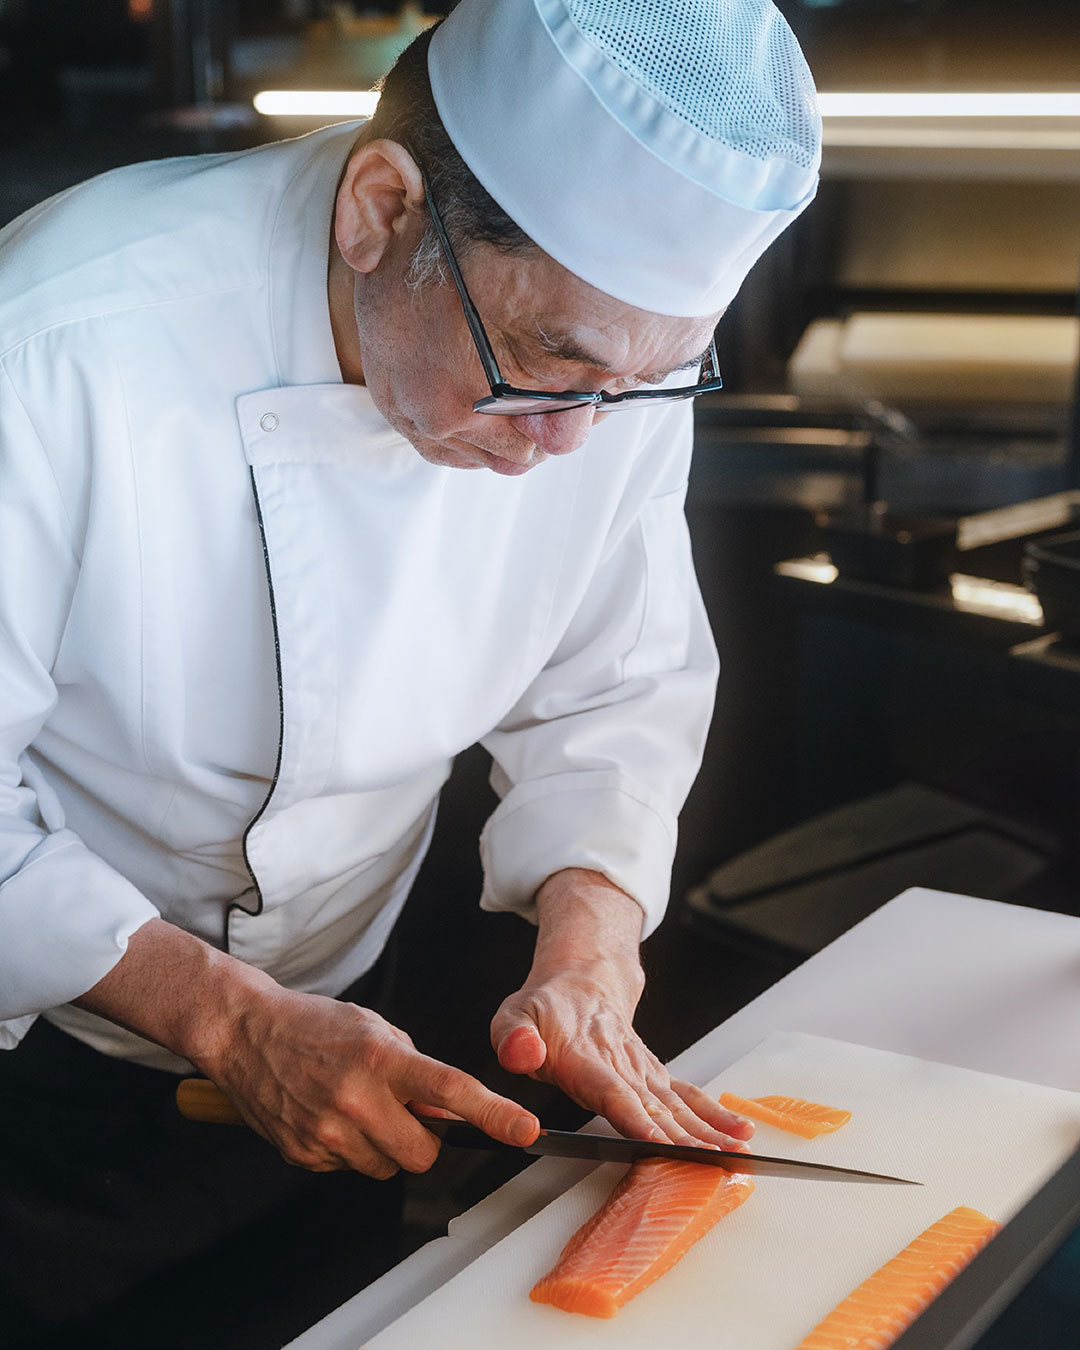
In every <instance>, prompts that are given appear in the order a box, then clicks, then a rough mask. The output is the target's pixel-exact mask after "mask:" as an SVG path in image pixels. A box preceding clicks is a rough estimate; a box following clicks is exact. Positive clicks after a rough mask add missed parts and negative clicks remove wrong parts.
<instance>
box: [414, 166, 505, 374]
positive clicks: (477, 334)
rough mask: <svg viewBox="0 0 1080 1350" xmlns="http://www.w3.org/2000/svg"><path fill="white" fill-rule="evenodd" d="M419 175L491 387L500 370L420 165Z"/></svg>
mask: <svg viewBox="0 0 1080 1350" xmlns="http://www.w3.org/2000/svg"><path fill="white" fill-rule="evenodd" d="M420 176H421V178H422V179H423V182H424V195H425V196H426V198H427V206H428V211H429V212H430V213H431V223H432V224H433V225H434V226H435V233H436V235H437V236H438V239H439V243H440V245H441V246H442V251H443V256H444V257H445V259H446V265H447V267H449V268H450V275H451V276H452V277H453V278H454V285H455V286H456V287H457V293H458V296H459V298H460V300H461V308H462V309H463V310H464V311H465V322H466V323H467V324H468V325H469V331H470V332H471V333H472V335H473V341H474V342H475V344H476V351H477V355H478V356H479V357H480V361H481V364H482V365H483V367H484V374H485V375H486V376H487V382H488V384H489V385H491V386H492V387H494V386H495V385H498V384H503V383H505V381H504V380H503V377H502V372H501V371H500V370H499V367H498V364H497V362H496V360H495V353H494V351H492V348H491V342H490V341H489V339H488V335H487V333H486V332H485V331H484V325H483V324H482V323H481V321H480V315H479V314H478V313H477V312H476V306H475V305H474V304H473V302H472V297H471V296H470V295H469V291H468V288H467V287H466V285H465V279H464V277H463V276H462V275H461V269H460V267H458V265H457V259H456V258H455V257H454V250H453V249H452V248H451V247H450V236H449V235H448V234H447V232H446V226H445V225H444V224H443V220H442V216H440V215H439V208H438V207H437V206H436V205H435V198H434V197H433V196H432V194H431V184H430V183H429V182H428V176H427V173H426V171H425V170H424V169H423V168H421V169H420Z"/></svg>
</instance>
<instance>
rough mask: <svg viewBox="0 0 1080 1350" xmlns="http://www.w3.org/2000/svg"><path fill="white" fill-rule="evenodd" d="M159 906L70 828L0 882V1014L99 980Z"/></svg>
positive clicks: (22, 1010)
mask: <svg viewBox="0 0 1080 1350" xmlns="http://www.w3.org/2000/svg"><path fill="white" fill-rule="evenodd" d="M158 917H159V911H158V910H157V909H156V908H155V907H154V906H153V905H152V904H151V903H150V901H149V900H147V899H146V897H145V896H144V895H143V894H142V893H141V892H140V891H138V890H137V889H136V888H135V887H134V886H133V885H132V884H131V883H130V882H129V881H127V880H125V879H124V878H123V877H122V876H121V875H120V874H119V873H118V872H115V871H113V869H112V868H111V867H110V866H109V865H108V863H106V862H104V861H103V860H102V859H101V858H99V857H98V856H97V855H96V854H94V853H91V852H90V850H89V849H88V848H86V846H85V845H84V844H83V843H82V842H81V841H80V840H79V839H78V838H77V837H76V836H75V835H73V834H71V833H70V832H69V831H66V830H62V831H59V832H57V833H56V834H52V835H49V837H48V838H47V839H45V841H44V842H43V843H42V844H40V845H39V846H38V848H36V849H35V850H34V852H33V853H32V854H31V855H30V857H29V858H28V859H27V861H26V863H25V864H24V865H23V866H22V867H21V868H20V869H19V871H18V872H17V873H16V874H15V875H14V876H13V877H11V878H10V880H8V881H7V882H5V883H4V885H3V886H0V1019H3V1020H7V1019H12V1018H18V1017H22V1016H24V1015H25V1014H27V1013H39V1012H44V1011H45V1010H46V1009H47V1008H55V1007H58V1006H59V1005H60V1004H62V1003H70V1002H71V1000H72V999H74V998H78V997H79V996H80V995H81V994H85V993H86V991H87V990H88V989H91V988H93V986H94V985H95V984H97V982H98V981H99V980H100V979H103V978H104V977H105V976H106V975H107V974H108V973H109V971H110V970H112V968H113V966H115V965H116V963H117V962H118V961H119V960H120V958H121V957H122V956H123V954H124V952H125V951H126V950H127V943H128V938H130V937H131V935H132V933H134V932H135V931H136V929H138V928H141V927H142V925H143V924H144V923H146V922H147V920H148V919H153V918H158Z"/></svg>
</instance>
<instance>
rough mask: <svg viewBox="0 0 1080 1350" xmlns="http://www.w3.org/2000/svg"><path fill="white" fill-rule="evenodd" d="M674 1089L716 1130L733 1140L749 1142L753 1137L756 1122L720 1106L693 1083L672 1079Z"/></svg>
mask: <svg viewBox="0 0 1080 1350" xmlns="http://www.w3.org/2000/svg"><path fill="white" fill-rule="evenodd" d="M671 1087H672V1089H673V1090H674V1091H675V1092H677V1093H678V1095H679V1096H680V1097H681V1098H682V1100H683V1101H684V1102H685V1103H686V1105H687V1106H689V1107H690V1108H691V1110H692V1111H693V1112H694V1113H695V1115H696V1116H697V1117H698V1118H699V1119H700V1120H703V1121H705V1122H706V1124H708V1125H711V1126H712V1128H713V1129H714V1130H718V1131H719V1132H720V1133H721V1134H725V1135H727V1136H729V1137H730V1138H733V1139H742V1140H747V1139H750V1138H751V1137H752V1136H753V1133H754V1122H753V1121H752V1120H747V1118H746V1117H745V1116H740V1115H738V1114H737V1113H736V1112H734V1111H729V1110H728V1109H727V1108H726V1107H723V1106H721V1105H720V1103H719V1102H718V1101H717V1100H716V1098H715V1097H710V1096H709V1094H708V1093H707V1092H703V1091H702V1090H701V1088H699V1087H697V1086H695V1085H694V1084H693V1083H686V1082H683V1081H682V1080H681V1079H676V1078H673V1079H671Z"/></svg>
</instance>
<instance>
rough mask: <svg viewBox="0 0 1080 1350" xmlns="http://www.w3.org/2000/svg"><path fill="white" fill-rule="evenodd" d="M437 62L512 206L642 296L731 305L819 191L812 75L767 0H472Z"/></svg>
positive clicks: (462, 128) (555, 252) (668, 309)
mask: <svg viewBox="0 0 1080 1350" xmlns="http://www.w3.org/2000/svg"><path fill="white" fill-rule="evenodd" d="M428 70H429V73H430V76H431V88H432V94H433V95H434V98H435V104H436V107H437V108H438V110H439V114H440V116H441V118H442V120H443V124H444V126H445V127H446V130H447V132H448V134H449V136H450V139H451V140H452V141H453V143H454V145H455V147H456V148H457V150H458V152H459V153H460V155H461V157H462V159H463V160H464V161H465V163H466V164H467V165H468V166H469V168H470V169H471V170H472V172H473V173H474V174H475V176H476V177H477V179H479V181H480V182H481V183H482V184H483V186H484V187H485V188H486V189H487V191H488V192H489V193H490V194H491V196H492V197H493V198H494V199H495V201H496V202H498V204H499V205H500V206H501V207H502V208H503V210H504V211H505V212H506V213H507V214H508V215H509V216H510V217H511V219H513V220H515V221H516V222H517V224H518V225H520V226H521V228H522V229H523V230H524V231H525V233H526V234H528V235H529V236H530V237H531V238H532V239H533V240H535V242H536V243H537V244H538V245H539V246H540V248H542V249H544V250H545V251H546V252H547V253H549V254H550V255H551V256H552V257H553V258H555V259H556V260H557V261H558V262H560V263H561V264H562V265H563V266H564V267H566V268H568V269H569V270H570V271H571V272H573V273H575V274H576V275H577V276H579V277H581V278H583V279H584V280H586V281H588V282H590V283H591V284H592V285H593V286H596V287H598V288H599V289H600V290H602V291H605V292H607V294H609V295H612V296H615V297H616V298H618V299H620V300H624V301H626V302H627V303H629V304H632V305H636V306H638V307H639V308H642V309H647V310H651V311H654V312H657V313H661V314H675V315H683V314H684V315H694V314H696V315H701V314H708V313H712V312H714V311H718V310H720V309H722V308H723V307H724V306H726V305H727V304H728V303H729V302H730V301H731V299H732V297H733V296H734V294H735V293H736V291H737V290H738V288H739V286H740V285H741V283H742V280H743V278H744V277H745V276H746V274H747V272H748V271H749V270H750V268H751V267H752V266H753V265H754V262H755V261H756V260H757V258H758V257H759V256H760V255H761V253H762V252H763V251H764V250H765V249H766V248H767V247H768V246H769V244H770V243H771V242H772V241H773V240H774V239H775V238H776V237H777V235H778V234H780V233H781V231H782V230H784V229H785V228H786V227H787V225H788V224H790V222H791V221H792V220H794V218H795V217H796V216H797V215H798V214H799V213H800V212H801V211H802V210H804V209H805V207H806V206H807V205H808V204H809V202H810V201H811V200H812V198H813V196H814V193H815V191H816V188H817V178H818V164H819V162H820V155H821V149H820V147H821V119H820V116H819V114H818V108H817V97H816V94H815V90H814V82H813V77H812V76H811V74H810V71H809V69H808V68H807V65H806V61H805V59H804V57H803V54H802V51H801V50H800V48H799V44H798V42H797V40H796V38H795V35H794V33H793V32H792V31H791V29H790V28H789V27H788V25H787V23H786V21H785V20H784V18H783V16H782V15H781V14H780V12H779V11H778V10H777V8H776V6H775V5H774V4H773V3H772V0H461V2H460V3H459V4H458V6H457V8H456V9H454V10H453V11H452V12H451V14H450V16H449V17H448V18H447V19H446V20H445V22H444V23H443V24H441V25H440V26H439V28H437V29H436V31H435V34H434V37H433V38H432V42H431V46H430V48H429V52H428Z"/></svg>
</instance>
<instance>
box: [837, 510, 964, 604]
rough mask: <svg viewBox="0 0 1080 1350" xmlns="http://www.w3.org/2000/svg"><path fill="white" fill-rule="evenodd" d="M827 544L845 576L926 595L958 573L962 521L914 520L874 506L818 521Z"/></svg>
mask: <svg viewBox="0 0 1080 1350" xmlns="http://www.w3.org/2000/svg"><path fill="white" fill-rule="evenodd" d="M817 523H818V526H819V528H820V530H821V536H822V542H823V543H824V545H825V548H826V549H827V550H828V553H829V557H830V558H831V559H832V561H833V564H834V565H835V567H836V569H837V571H838V572H839V573H840V574H841V576H847V577H857V578H859V579H860V580H862V581H877V582H882V583H884V584H885V585H889V586H908V587H912V588H914V589H916V590H924V589H926V588H928V587H931V586H937V585H940V584H941V583H942V582H944V581H945V580H946V579H947V578H948V575H949V573H950V572H951V571H953V570H955V568H956V531H957V523H956V520H955V519H953V518H949V517H941V516H909V515H901V514H897V513H896V512H893V511H890V510H889V509H888V506H887V505H886V504H885V503H884V502H874V503H873V504H871V505H869V506H865V507H856V508H853V509H851V510H848V511H828V512H822V513H820V514H819V515H818V517H817Z"/></svg>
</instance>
